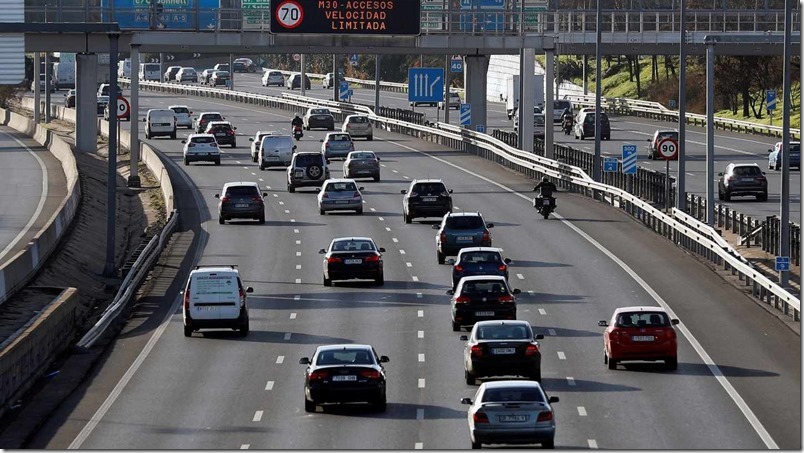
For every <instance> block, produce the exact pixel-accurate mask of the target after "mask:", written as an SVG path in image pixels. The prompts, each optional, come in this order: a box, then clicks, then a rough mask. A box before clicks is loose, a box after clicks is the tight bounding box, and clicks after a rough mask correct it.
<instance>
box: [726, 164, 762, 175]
mask: <svg viewBox="0 0 804 453" xmlns="http://www.w3.org/2000/svg"><path fill="white" fill-rule="evenodd" d="M732 173H733V174H734V176H761V175H762V170H760V169H759V167H757V166H754V165H750V166H749V165H746V166H739V167H734V170H732Z"/></svg>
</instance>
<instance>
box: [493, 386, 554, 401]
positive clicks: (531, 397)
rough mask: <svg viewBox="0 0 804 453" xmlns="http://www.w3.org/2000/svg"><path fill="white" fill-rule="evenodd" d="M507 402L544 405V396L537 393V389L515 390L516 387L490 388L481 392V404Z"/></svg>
mask: <svg viewBox="0 0 804 453" xmlns="http://www.w3.org/2000/svg"><path fill="white" fill-rule="evenodd" d="M508 401H528V402H538V403H544V402H545V400H544V394H543V393H542V392H540V391H539V389H538V388H535V387H530V388H516V387H513V388H512V387H506V388H492V389H486V391H485V392H483V399H482V402H484V403H490V402H494V403H497V402H500V403H503V402H508Z"/></svg>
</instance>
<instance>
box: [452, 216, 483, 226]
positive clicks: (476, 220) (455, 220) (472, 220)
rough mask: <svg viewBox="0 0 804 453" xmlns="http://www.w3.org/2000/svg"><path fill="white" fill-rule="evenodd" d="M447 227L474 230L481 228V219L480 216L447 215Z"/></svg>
mask: <svg viewBox="0 0 804 453" xmlns="http://www.w3.org/2000/svg"><path fill="white" fill-rule="evenodd" d="M447 228H449V229H453V230H476V229H478V228H483V219H481V218H480V216H475V215H472V216H463V215H462V216H450V217H447Z"/></svg>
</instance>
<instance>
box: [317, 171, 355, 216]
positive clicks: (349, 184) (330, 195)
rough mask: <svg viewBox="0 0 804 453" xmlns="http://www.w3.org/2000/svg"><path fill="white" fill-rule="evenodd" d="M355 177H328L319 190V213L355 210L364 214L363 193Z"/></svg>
mask: <svg viewBox="0 0 804 453" xmlns="http://www.w3.org/2000/svg"><path fill="white" fill-rule="evenodd" d="M361 190H363V188H362V187H357V184H356V183H355V180H354V179H328V180H326V181H324V184H323V185H322V186H321V191H320V192H318V213H319V214H321V215H324V214H326V213H327V212H332V211H355V212H356V213H358V214H363V195H362V194H361V193H360V191H361Z"/></svg>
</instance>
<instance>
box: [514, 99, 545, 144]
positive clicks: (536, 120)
mask: <svg viewBox="0 0 804 453" xmlns="http://www.w3.org/2000/svg"><path fill="white" fill-rule="evenodd" d="M545 124H546V120H545V119H544V113H542V109H541V107H533V136H534V137H537V138H544V128H545ZM514 130H515V131H517V130H519V115H514Z"/></svg>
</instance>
